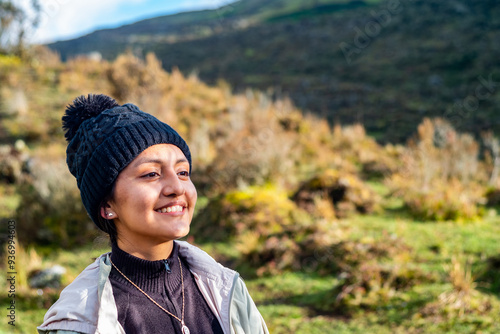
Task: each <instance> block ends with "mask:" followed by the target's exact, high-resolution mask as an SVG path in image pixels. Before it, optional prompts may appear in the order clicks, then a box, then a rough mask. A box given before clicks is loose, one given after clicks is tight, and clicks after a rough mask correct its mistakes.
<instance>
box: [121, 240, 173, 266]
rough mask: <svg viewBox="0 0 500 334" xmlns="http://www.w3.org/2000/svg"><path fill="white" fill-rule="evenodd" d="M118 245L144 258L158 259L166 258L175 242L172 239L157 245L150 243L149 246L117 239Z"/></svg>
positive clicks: (149, 259) (131, 253)
mask: <svg viewBox="0 0 500 334" xmlns="http://www.w3.org/2000/svg"><path fill="white" fill-rule="evenodd" d="M117 245H118V247H119V248H120V249H121V250H123V251H125V252H127V253H129V254H130V255H133V256H135V257H138V258H140V259H143V260H148V261H158V260H163V259H166V258H168V257H169V256H170V253H172V248H173V246H174V242H173V241H172V240H170V241H167V242H163V243H159V244H156V245H148V246H147V247H145V246H142V245H137V244H132V243H131V242H127V240H121V239H118V240H117Z"/></svg>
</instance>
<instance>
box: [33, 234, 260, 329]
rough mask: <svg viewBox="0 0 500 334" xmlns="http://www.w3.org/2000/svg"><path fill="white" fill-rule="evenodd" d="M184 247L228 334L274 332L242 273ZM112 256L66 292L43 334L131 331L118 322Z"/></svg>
mask: <svg viewBox="0 0 500 334" xmlns="http://www.w3.org/2000/svg"><path fill="white" fill-rule="evenodd" d="M176 242H177V243H178V244H179V252H180V256H181V257H183V258H185V259H186V261H187V263H188V264H189V268H190V270H191V272H192V273H193V275H194V278H195V281H196V283H197V284H198V287H199V288H200V291H201V293H202V294H203V296H204V297H205V300H206V301H207V303H208V305H209V307H210V309H211V310H212V312H213V313H214V314H215V316H216V317H217V319H218V320H219V323H220V324H221V327H222V330H223V331H224V333H225V334H243V333H246V334H250V333H251V334H254V333H255V334H261V333H262V334H268V333H269V332H268V330H267V327H266V324H265V322H264V319H263V318H262V316H261V315H260V313H259V311H258V310H257V307H256V306H255V304H254V302H253V300H252V298H251V297H250V295H249V294H248V290H247V288H246V286H245V283H244V282H243V280H242V279H241V278H240V277H239V275H238V273H237V272H235V271H233V270H231V269H228V268H225V267H223V266H222V265H221V264H219V263H217V262H216V261H215V260H214V259H213V258H212V257H210V256H209V255H208V254H207V253H205V252H204V251H202V250H201V249H199V248H197V247H195V246H192V245H190V244H189V243H187V242H184V241H176ZM110 272H111V263H110V261H109V253H107V254H103V255H101V256H100V257H99V258H98V259H96V261H95V262H94V263H93V264H91V265H89V266H88V267H87V268H86V269H85V270H84V271H83V272H82V273H81V274H80V275H79V276H78V277H77V278H76V279H75V280H74V281H73V282H72V283H71V284H70V285H68V286H67V287H66V288H65V289H64V290H63V291H62V292H61V296H60V298H59V300H58V301H57V302H56V303H54V305H52V307H51V308H50V309H49V310H48V311H47V313H46V314H45V317H44V322H43V324H42V325H41V326H39V327H38V332H39V333H41V334H74V333H100V334H122V333H125V331H124V330H123V328H122V326H121V325H120V323H119V322H118V312H117V308H116V305H115V300H114V297H113V290H112V287H111V282H110V281H109V279H108V276H109V273H110Z"/></svg>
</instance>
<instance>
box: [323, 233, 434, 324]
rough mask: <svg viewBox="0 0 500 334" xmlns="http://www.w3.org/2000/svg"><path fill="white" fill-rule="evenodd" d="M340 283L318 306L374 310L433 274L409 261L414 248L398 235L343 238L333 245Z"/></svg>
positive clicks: (343, 311) (347, 311)
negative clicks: (409, 263) (374, 237)
mask: <svg viewBox="0 0 500 334" xmlns="http://www.w3.org/2000/svg"><path fill="white" fill-rule="evenodd" d="M332 249H333V250H334V251H333V259H334V261H335V262H336V266H337V268H338V271H337V274H338V277H339V278H340V283H339V284H338V285H337V286H335V287H334V288H333V289H332V290H330V291H329V292H328V293H327V294H326V296H325V298H324V300H325V303H324V304H322V305H321V306H319V307H318V309H320V310H322V311H327V312H334V313H337V314H350V313H352V312H355V311H356V310H359V308H364V309H371V310H375V309H376V308H378V307H381V306H383V305H386V304H389V303H390V302H391V301H393V300H394V299H398V298H401V294H402V292H404V291H406V290H408V289H409V288H411V287H413V286H415V285H417V284H420V283H422V282H424V281H426V282H429V281H433V280H434V278H433V277H432V276H431V275H428V274H424V273H423V272H422V271H421V270H420V269H418V268H416V267H414V266H410V265H408V264H407V260H408V258H409V257H410V256H411V251H412V250H411V248H409V247H408V246H407V245H406V244H405V243H403V242H402V241H401V240H400V239H398V238H393V237H391V236H389V235H384V236H383V238H382V239H381V240H376V241H375V240H360V241H353V240H349V241H344V242H341V243H338V244H335V245H333V248H332Z"/></svg>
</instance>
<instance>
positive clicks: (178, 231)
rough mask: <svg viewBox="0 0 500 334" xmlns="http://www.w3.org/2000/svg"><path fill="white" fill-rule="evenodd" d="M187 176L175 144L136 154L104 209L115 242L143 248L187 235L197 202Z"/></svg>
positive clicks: (179, 151)
mask: <svg viewBox="0 0 500 334" xmlns="http://www.w3.org/2000/svg"><path fill="white" fill-rule="evenodd" d="M189 173H190V170H189V162H188V161H187V159H186V157H185V156H184V154H183V153H182V151H181V150H180V149H179V148H178V147H177V146H175V145H171V144H158V145H154V146H150V147H149V148H147V149H146V150H144V151H143V152H142V153H141V154H139V155H138V156H137V157H136V158H135V159H134V160H133V161H132V162H131V163H130V164H129V165H128V166H127V167H126V168H125V169H124V170H123V171H122V172H121V173H120V174H119V175H118V178H117V179H116V183H115V187H114V191H113V198H112V199H111V201H109V202H108V207H107V208H106V212H108V213H109V212H111V213H112V214H113V216H112V217H111V218H112V219H114V223H115V225H116V229H117V237H118V240H119V242H123V243H126V244H128V245H133V247H134V248H136V249H141V248H142V249H147V247H151V246H155V245H159V244H162V243H165V242H168V241H171V240H175V239H178V238H181V237H184V236H185V235H187V234H188V233H189V225H190V223H191V219H192V218H193V212H194V207H195V204H196V199H197V194H196V188H195V186H194V184H193V182H191V178H190V177H189ZM104 214H105V213H104ZM143 247H146V248H143Z"/></svg>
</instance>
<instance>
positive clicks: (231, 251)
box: [0, 48, 500, 333]
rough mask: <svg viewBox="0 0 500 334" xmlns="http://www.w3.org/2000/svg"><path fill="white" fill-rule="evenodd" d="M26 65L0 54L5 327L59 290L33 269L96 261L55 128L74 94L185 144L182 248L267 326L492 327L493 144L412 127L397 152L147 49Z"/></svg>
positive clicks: (447, 129) (445, 127)
mask: <svg viewBox="0 0 500 334" xmlns="http://www.w3.org/2000/svg"><path fill="white" fill-rule="evenodd" d="M29 54H32V55H33V56H31V57H29V58H26V59H24V58H19V57H16V56H13V55H9V54H4V55H0V80H1V82H2V86H1V89H0V118H1V123H0V124H1V128H0V135H1V140H2V145H1V146H0V196H1V198H2V201H1V205H0V218H1V219H2V224H1V228H2V230H1V231H0V233H6V226H7V224H5V223H6V221H7V220H9V219H14V220H15V221H16V224H17V225H16V228H17V235H18V238H19V240H16V242H17V241H19V243H18V244H17V245H18V248H17V252H18V253H17V257H18V258H17V261H18V262H17V263H18V266H17V270H18V281H17V292H16V293H17V295H16V296H17V297H16V298H17V303H18V304H17V305H18V310H19V311H18V312H19V322H18V324H19V327H16V330H17V331H18V332H20V333H25V332H32V331H33V330H34V327H35V325H36V324H39V323H40V322H41V319H42V316H43V314H44V312H45V310H46V309H47V308H48V307H49V306H50V305H51V303H52V302H53V301H54V300H55V299H56V298H57V296H58V293H59V292H60V289H61V287H45V288H43V289H42V288H40V289H36V288H33V287H30V285H29V278H30V277H32V275H34V273H36V272H37V271H38V270H40V269H43V268H46V267H48V266H50V265H53V264H60V265H63V266H64V267H66V268H67V269H68V270H67V272H66V274H65V275H64V276H63V285H65V284H68V283H69V282H70V281H71V280H72V279H74V278H75V277H76V275H77V274H78V273H79V272H80V271H81V270H82V269H83V268H84V267H85V266H86V265H87V264H88V263H90V262H91V261H92V260H91V258H92V257H95V256H96V254H99V253H100V252H105V251H108V250H109V246H108V245H107V244H106V242H102V239H103V237H102V236H101V235H99V233H97V231H96V228H95V227H93V224H92V222H91V221H90V219H89V218H88V217H87V215H86V213H85V211H84V208H83V206H82V204H81V200H80V198H79V192H78V189H77V187H76V182H75V180H74V178H73V177H72V176H71V175H70V174H69V172H68V169H67V166H66V163H65V147H66V145H65V142H64V136H63V133H62V129H61V117H62V115H63V112H64V109H65V106H66V105H67V104H68V103H70V102H71V101H72V99H73V98H75V97H76V96H78V95H81V94H87V93H104V94H109V95H111V96H114V97H116V98H117V99H118V101H119V102H120V103H125V102H132V103H136V104H137V105H139V106H140V107H141V109H143V110H145V111H147V112H150V113H152V114H154V115H156V116H157V117H158V118H160V119H161V120H163V121H165V122H167V123H168V124H170V125H172V126H173V127H174V128H175V129H177V130H178V131H179V132H180V134H181V135H182V136H183V137H184V138H185V139H186V141H187V142H188V143H189V146H190V148H191V150H192V154H193V166H194V170H193V174H192V177H193V181H194V183H195V185H196V187H197V190H198V195H199V201H198V205H197V211H196V213H195V218H194V220H193V223H192V230H191V233H190V235H189V236H188V241H190V242H192V243H195V244H197V245H199V246H201V247H202V248H204V249H206V250H207V251H209V253H210V254H212V255H214V256H215V257H216V258H217V259H218V260H219V261H221V262H223V263H225V264H226V265H229V266H231V267H232V268H235V269H237V270H238V271H239V272H240V273H241V274H242V276H243V277H244V278H245V279H246V281H247V284H248V286H249V289H250V291H251V293H252V295H253V296H254V297H255V300H256V302H257V305H258V306H259V308H260V309H261V311H262V313H263V316H264V317H265V318H266V320H267V322H268V324H269V327H270V329H271V331H272V332H273V333H290V332H294V333H315V332H322V333H334V332H335V333H337V332H345V333H358V332H359V333H361V332H363V333H366V332H370V333H387V331H392V332H401V333H427V332H441V333H470V332H480V331H482V332H484V333H494V332H496V331H498V324H497V322H496V321H495V319H496V315H497V314H498V312H499V311H500V303H499V301H498V298H497V296H498V293H499V291H500V287H499V285H498V263H499V261H498V254H499V253H500V252H499V248H498V242H497V236H498V234H499V232H500V231H499V226H500V225H499V224H498V217H497V216H496V210H495V205H497V204H498V201H499V198H500V196H499V195H498V194H499V193H500V191H499V188H500V186H499V180H498V172H499V168H500V166H499V163H500V159H499V154H500V153H499V150H498V147H499V144H498V140H497V139H496V138H495V136H494V134H493V133H488V134H485V135H484V136H483V137H482V139H481V142H479V141H478V140H476V139H474V137H473V136H471V135H469V134H466V133H461V132H459V131H457V130H456V129H455V128H454V127H453V126H452V125H451V124H450V123H449V122H447V121H446V120H444V119H425V120H423V121H422V122H421V123H420V124H414V128H413V129H412V133H413V135H412V139H411V140H410V141H408V142H407V143H406V145H393V144H386V145H381V144H379V143H377V141H376V140H375V139H374V138H373V137H371V136H369V135H367V133H366V131H365V128H364V127H363V126H362V125H360V124H355V125H346V126H341V125H339V124H337V125H336V126H334V127H332V126H331V125H330V124H329V123H328V122H327V121H326V120H324V119H321V118H318V117H315V116H312V115H306V114H304V113H303V112H301V110H300V109H298V108H297V107H296V106H295V105H294V104H293V103H292V102H291V101H290V100H289V99H286V98H285V99H274V98H272V96H270V95H269V94H267V93H263V92H260V91H257V90H246V91H244V92H243V93H241V94H233V93H232V89H231V87H230V86H229V85H228V84H227V83H224V82H219V83H218V85H215V86H209V85H207V84H205V83H203V82H202V81H201V80H200V79H198V77H197V76H196V75H194V74H193V75H190V76H185V75H183V74H182V73H181V72H180V71H179V70H176V69H174V70H173V71H171V72H166V71H164V70H163V69H162V67H161V62H160V61H159V60H158V58H157V57H156V56H155V55H154V54H148V55H147V56H146V57H145V59H144V60H142V59H141V58H138V57H135V56H134V55H133V54H131V53H125V54H121V55H119V56H118V57H117V58H116V59H115V60H114V61H97V60H94V59H91V58H86V57H80V58H76V59H73V60H70V61H68V62H65V63H63V62H61V61H60V60H59V59H58V57H57V56H55V55H54V54H53V53H51V52H50V51H49V50H47V49H45V48H37V49H32V50H30V53H29ZM481 146H482V147H483V148H484V149H483V153H481V152H480V150H479V148H480V147H481ZM92 240H94V241H93V242H92ZM99 240H101V241H99ZM2 249H5V248H4V247H2ZM3 258H5V259H6V257H3ZM0 272H1V273H2V274H0V282H3V283H1V284H0V289H2V290H3V291H6V289H7V287H6V286H5V284H6V279H5V277H4V276H1V275H5V272H6V270H1V271H0ZM0 300H1V302H2V305H4V303H9V300H8V299H7V298H6V297H3V299H0ZM1 326H2V327H0V332H2V331H4V330H5V331H7V330H8V329H10V328H7V327H4V326H7V325H6V323H5V322H2V324H1Z"/></svg>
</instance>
